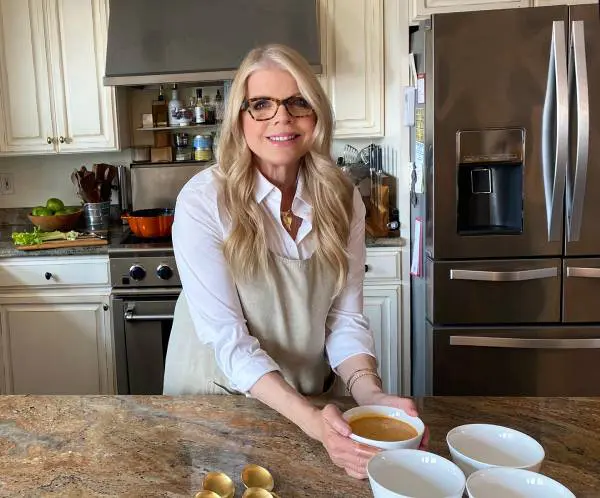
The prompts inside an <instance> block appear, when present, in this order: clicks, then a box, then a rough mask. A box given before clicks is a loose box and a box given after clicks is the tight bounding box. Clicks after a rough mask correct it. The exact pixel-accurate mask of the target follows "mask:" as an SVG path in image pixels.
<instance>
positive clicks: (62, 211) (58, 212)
mask: <svg viewBox="0 0 600 498" xmlns="http://www.w3.org/2000/svg"><path fill="white" fill-rule="evenodd" d="M65 214H71V213H70V212H69V211H68V210H67V209H61V210H60V211H55V212H54V215H55V216H61V215H65Z"/></svg>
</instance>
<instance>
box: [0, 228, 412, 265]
mask: <svg viewBox="0 0 600 498" xmlns="http://www.w3.org/2000/svg"><path fill="white" fill-rule="evenodd" d="M32 229H33V225H4V226H0V258H13V257H20V256H26V257H36V256H38V257H40V256H43V257H53V256H88V255H97V254H108V253H109V252H110V251H111V250H114V249H118V248H119V247H120V246H121V245H122V244H121V240H122V236H123V233H124V231H125V230H128V227H127V226H126V225H121V224H115V225H112V226H111V227H110V230H109V244H108V245H106V246H91V247H71V248H64V249H44V250H40V251H21V250H19V249H17V248H16V247H15V246H14V244H13V242H12V239H11V233H12V232H15V231H16V232H21V231H30V230H32ZM365 241H366V245H367V247H401V246H403V245H404V242H405V241H404V239H402V238H388V237H383V238H374V237H370V236H367V237H366V239H365Z"/></svg>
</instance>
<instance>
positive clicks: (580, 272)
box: [567, 266, 600, 278]
mask: <svg viewBox="0 0 600 498" xmlns="http://www.w3.org/2000/svg"><path fill="white" fill-rule="evenodd" d="M567 277H581V278H600V268H583V267H579V266H567Z"/></svg>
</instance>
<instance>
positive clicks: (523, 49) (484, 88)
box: [425, 7, 569, 260]
mask: <svg viewBox="0 0 600 498" xmlns="http://www.w3.org/2000/svg"><path fill="white" fill-rule="evenodd" d="M568 13H569V11H568V7H549V8H541V9H539V8H536V9H533V8H532V9H528V8H526V9H512V10H501V11H483V12H469V13H458V14H444V15H439V16H434V17H433V21H432V32H431V36H430V37H429V38H430V39H431V40H432V41H431V43H432V54H433V57H431V59H432V60H431V64H429V65H428V67H427V68H426V72H427V74H426V87H428V86H431V85H432V86H433V92H432V94H433V95H431V100H430V101H428V102H426V103H425V106H426V108H427V119H429V120H432V123H433V132H432V136H431V137H428V141H429V143H432V144H433V162H432V168H433V174H432V175H428V176H427V180H428V184H427V185H426V189H427V195H428V196H431V197H432V199H430V200H428V206H430V210H431V211H432V212H430V213H429V216H428V221H432V225H433V226H432V230H431V231H429V230H428V231H427V232H426V233H430V234H431V235H432V238H433V240H429V241H427V247H428V249H429V251H430V252H431V253H432V256H433V257H434V258H435V259H436V260H438V259H467V258H494V257H529V256H560V255H561V254H562V250H563V235H562V233H563V231H562V224H563V218H562V205H563V203H562V199H561V198H560V194H564V188H563V189H562V190H561V191H560V192H558V191H557V192H556V195H555V196H554V204H552V206H554V208H555V209H554V211H552V210H550V209H547V205H549V204H548V197H547V195H546V193H545V190H544V170H543V167H542V134H543V132H544V127H543V122H544V120H546V122H548V120H550V123H547V126H546V128H547V129H550V130H555V129H556V122H557V121H558V117H559V115H557V114H556V113H552V112H550V113H548V115H547V116H546V118H544V104H545V101H546V93H547V88H548V81H549V79H550V80H551V81H552V82H553V84H552V85H551V89H552V92H554V91H555V84H554V81H555V79H554V77H553V75H552V72H551V71H550V70H549V68H550V64H549V61H550V53H551V47H552V40H553V26H554V31H555V33H556V31H557V28H556V25H554V24H553V23H554V21H560V22H562V25H559V26H565V30H566V26H567V25H568ZM564 44H565V43H564V40H563V45H564ZM559 48H560V47H559ZM559 57H560V54H559ZM561 64H562V65H561ZM563 66H564V71H562V72H561V71H560V70H559V72H561V76H564V77H565V78H564V80H565V82H566V59H565V58H564V57H563V58H561V59H560V62H559V69H560V68H561V67H563ZM561 81H562V80H561ZM428 95H430V94H429V92H428ZM554 97H555V96H554V95H552V94H551V95H550V98H554ZM557 116H558V117H557ZM547 137H549V138H548V140H549V144H550V146H551V147H550V149H551V151H552V153H551V154H550V161H547V162H549V163H552V164H551V165H553V163H554V161H553V159H554V157H553V156H552V154H553V153H554V150H555V147H554V143H555V142H556V140H557V135H556V133H554V132H552V133H547ZM461 144H462V148H463V151H462V152H461V150H460V147H461ZM469 151H470V152H469ZM503 154H504V156H503ZM563 178H564V177H563ZM548 179H551V180H553V179H554V177H553V170H552V168H550V172H549V173H548V174H547V180H548ZM550 183H551V184H552V181H551V182H550ZM469 189H470V190H471V195H470V196H469V195H467V192H468V190H469ZM488 191H489V192H488ZM461 192H462V194H463V195H462V197H461ZM492 194H493V195H492ZM486 196H487V197H486ZM550 199H551V200H552V196H550ZM469 205H470V206H469ZM465 206H467V207H465ZM478 206H479V207H478ZM467 211H468V212H467ZM552 213H554V226H553V230H552V234H550V228H549V222H548V220H549V216H550V214H552ZM431 215H433V216H431Z"/></svg>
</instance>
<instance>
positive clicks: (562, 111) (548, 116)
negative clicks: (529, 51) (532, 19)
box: [542, 21, 569, 242]
mask: <svg viewBox="0 0 600 498" xmlns="http://www.w3.org/2000/svg"><path fill="white" fill-rule="evenodd" d="M555 138H556V139H555ZM568 151H569V88H568V81H567V50H566V41H565V23H564V21H554V22H553V23H552V43H551V45H550V62H549V65H548V82H547V85H546V98H545V100H544V113H543V119H542V173H543V178H544V198H545V202H546V217H547V220H548V242H552V241H559V240H560V238H561V232H562V215H563V212H562V208H563V201H564V194H565V181H566V175H567V159H568Z"/></svg>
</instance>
